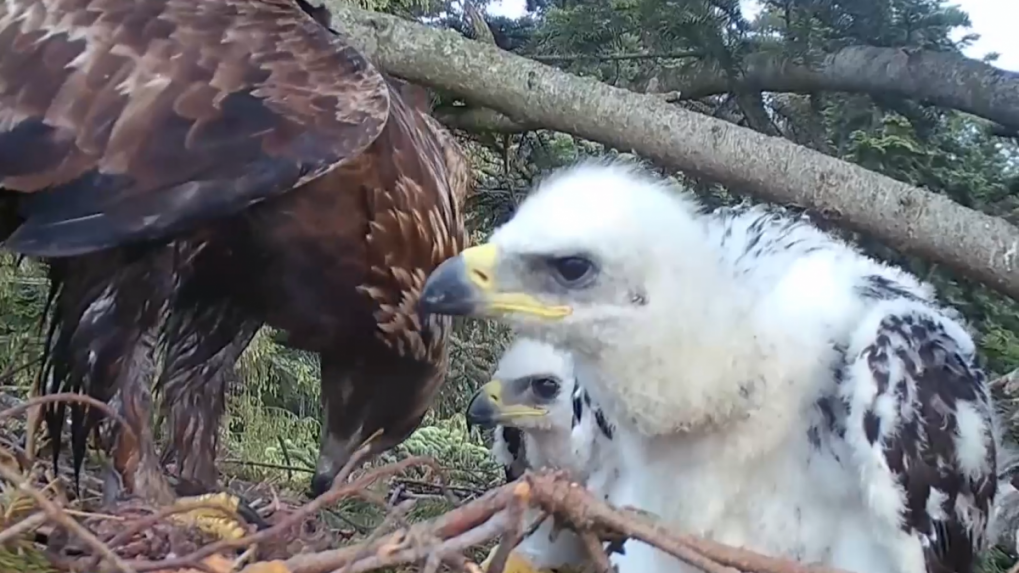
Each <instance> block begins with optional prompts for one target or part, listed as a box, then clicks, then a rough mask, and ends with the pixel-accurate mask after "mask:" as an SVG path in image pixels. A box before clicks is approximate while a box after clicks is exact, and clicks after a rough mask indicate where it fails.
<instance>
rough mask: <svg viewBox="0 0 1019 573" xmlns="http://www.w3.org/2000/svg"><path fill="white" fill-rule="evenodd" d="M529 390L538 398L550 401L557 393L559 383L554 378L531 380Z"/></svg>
mask: <svg viewBox="0 0 1019 573" xmlns="http://www.w3.org/2000/svg"><path fill="white" fill-rule="evenodd" d="M531 390H532V391H533V392H534V394H535V395H536V396H537V397H539V398H544V399H552V398H555V396H556V394H558V393H559V381H558V380H556V379H554V378H535V379H534V380H531Z"/></svg>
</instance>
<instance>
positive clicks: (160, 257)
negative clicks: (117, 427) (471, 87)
mask: <svg viewBox="0 0 1019 573" xmlns="http://www.w3.org/2000/svg"><path fill="white" fill-rule="evenodd" d="M327 23H328V12H325V11H323V9H321V8H312V7H311V6H310V5H308V4H306V3H304V2H295V1H294V0H204V1H202V2H193V1H192V0H8V1H7V2H6V3H4V4H0V187H2V188H3V190H0V209H4V210H6V214H5V217H4V218H3V219H2V220H4V221H12V220H13V223H14V225H10V226H8V228H7V230H6V235H9V236H7V240H6V242H5V247H6V248H8V249H11V250H13V251H17V252H20V253H25V254H28V255H34V256H39V257H44V258H47V259H49V260H50V261H51V269H50V272H51V277H52V278H53V279H54V291H53V299H54V300H53V303H52V304H53V307H54V331H53V333H52V336H51V344H50V347H49V348H50V356H49V364H50V368H51V370H52V382H51V384H50V389H51V390H56V389H58V388H72V389H78V390H81V391H85V392H88V393H90V394H93V395H96V396H99V397H101V398H103V399H111V400H113V401H114V402H115V403H117V404H118V405H119V407H120V409H121V410H122V411H124V412H125V414H127V418H128V419H129V421H130V422H131V423H132V425H134V426H137V430H139V431H140V432H141V435H142V436H143V440H142V441H143V442H144V441H145V439H144V438H145V436H147V435H150V433H151V430H149V428H148V420H147V416H148V413H149V412H148V404H149V397H148V388H149V386H148V380H147V379H146V378H147V377H148V376H150V375H154V374H153V372H152V371H153V370H154V367H152V366H151V365H149V366H148V367H136V362H138V361H139V360H141V361H142V362H144V361H145V360H142V359H141V358H138V359H137V360H135V359H134V358H133V357H148V356H150V355H151V354H152V351H151V349H152V347H153V344H154V343H153V341H154V339H155V336H156V335H157V334H160V335H161V340H162V344H163V346H164V347H165V354H166V356H165V359H164V362H165V364H164V368H163V371H162V372H161V373H160V375H159V379H158V384H157V388H158V389H159V391H161V392H163V393H164V404H165V406H166V408H167V412H166V413H167V417H168V420H169V423H170V428H171V432H170V434H171V442H172V443H171V447H170V449H169V450H168V452H166V455H165V459H170V458H173V459H174V460H175V461H176V462H177V467H178V471H180V472H181V474H182V476H183V477H185V478H186V479H188V480H191V481H194V482H198V483H203V484H205V485H207V486H208V485H211V482H214V480H215V469H214V464H213V455H214V452H215V446H216V440H217V438H216V436H217V431H218V426H219V419H220V416H221V414H222V411H223V403H224V399H225V391H226V386H227V380H228V379H229V376H228V373H229V371H230V369H231V367H232V366H233V364H234V362H236V359H237V357H238V356H239V355H240V353H241V352H242V351H243V349H244V348H245V347H246V346H247V344H248V342H250V340H251V337H252V336H253V335H254V333H255V331H256V330H257V329H258V327H259V326H261V325H262V324H269V325H272V326H274V327H276V328H280V329H282V330H285V331H286V332H287V333H288V338H289V343H290V344H292V345H294V346H297V347H300V348H304V349H308V350H311V351H314V352H317V353H319V354H320V356H321V360H322V396H323V400H324V406H325V410H326V415H325V420H324V423H323V432H322V433H323V445H322V458H321V460H320V463H319V473H318V475H317V476H316V478H315V480H313V481H314V485H313V489H314V490H315V491H321V490H322V488H323V487H325V486H326V485H327V484H328V482H329V481H330V480H331V478H332V476H333V475H335V472H336V471H338V469H339V467H340V466H341V465H342V464H343V463H344V462H345V461H346V459H347V457H348V456H349V455H350V453H351V452H352V451H353V449H355V448H356V447H357V446H358V445H359V444H360V443H361V441H363V440H364V439H366V438H368V437H370V436H371V435H372V434H373V433H374V432H375V431H376V430H382V431H383V434H382V436H381V438H380V439H379V440H377V441H376V442H375V450H376V451H380V450H383V449H386V448H389V447H392V446H393V445H395V444H397V443H399V442H400V441H402V440H403V439H404V438H406V436H407V435H409V433H410V432H412V431H413V430H414V428H416V427H417V425H418V424H419V423H420V421H421V419H422V417H423V415H424V413H425V410H426V409H427V407H428V404H429V403H430V400H431V398H432V396H433V395H434V393H435V391H436V390H437V389H438V387H439V385H440V384H441V382H442V380H443V378H444V376H445V372H446V368H447V351H446V341H447V338H448V336H449V331H450V329H451V324H450V322H449V320H448V319H445V318H441V319H440V318H429V319H427V320H424V321H422V319H421V318H419V317H418V315H417V312H416V300H417V297H418V294H419V291H420V288H421V286H422V285H423V283H424V280H425V278H426V277H427V276H428V274H429V273H430V272H431V270H432V269H433V268H434V267H436V266H437V265H438V264H439V263H440V262H442V261H443V260H445V259H446V258H449V257H450V256H453V255H455V254H456V253H458V252H459V251H460V250H461V249H462V248H463V246H464V240H465V238H464V232H463V220H462V214H461V208H462V205H463V201H464V199H465V196H466V193H467V190H468V187H469V185H470V179H471V176H470V171H469V169H468V166H467V163H466V158H465V157H464V155H463V153H462V151H461V150H460V149H459V147H458V146H457V144H456V142H455V140H454V139H453V138H452V136H451V135H450V134H449V133H448V132H446V131H445V130H444V129H443V128H442V127H441V126H439V124H438V123H437V122H435V120H434V119H432V118H431V117H430V116H429V115H428V110H427V98H425V97H422V96H421V92H420V91H416V88H414V86H411V85H409V84H406V83H404V82H401V81H399V80H395V79H393V78H386V77H384V76H383V75H382V74H380V73H379V72H378V71H377V70H376V69H375V68H374V67H373V66H372V65H371V64H370V63H369V62H367V61H366V60H365V59H364V57H363V56H362V55H361V54H360V53H358V52H357V51H356V50H355V49H354V48H353V47H351V46H349V45H347V44H345V43H344V41H343V39H342V38H341V37H340V36H338V35H336V34H335V33H334V32H332V31H331V30H329V29H328V28H327V27H326V25H325V24H327ZM14 209H16V210H17V213H16V215H14V216H13V217H12V216H11V212H12V210H14ZM127 358H132V360H130V361H128V360H126V359H127ZM146 360H148V358H146ZM71 409H72V449H74V450H75V457H76V462H77V461H79V460H80V454H81V453H83V452H84V443H85V439H86V436H87V435H88V434H89V433H90V431H91V429H92V427H93V426H94V422H95V420H91V421H89V423H85V422H86V421H85V420H84V419H83V417H82V413H81V412H80V411H76V410H75V408H73V407H72V408H71ZM50 421H51V422H52V424H53V425H52V426H51V427H53V428H57V429H59V426H60V423H61V422H62V413H61V412H54V413H53V415H52V416H51V417H50ZM114 438H116V439H118V440H121V442H118V443H117V445H116V446H115V450H116V453H115V455H114V461H115V465H116V466H117V469H118V470H119V471H121V472H124V473H125V475H124V477H125V486H127V487H128V488H129V489H133V490H137V489H139V488H141V489H145V490H147V491H148V492H149V493H151V494H152V495H155V496H157V497H161V496H162V494H161V493H160V491H161V490H165V489H166V488H165V487H163V486H162V485H161V483H162V482H160V484H157V485H154V486H149V485H146V484H151V483H156V482H159V481H160V480H158V479H156V478H154V477H153V476H154V475H155V474H156V473H158V464H155V463H154V462H152V461H150V460H152V458H153V455H152V453H151V451H149V450H151V445H150V444H144V443H143V444H126V443H123V439H122V437H118V434H117V433H116V432H115V433H114ZM79 450H80V451H79ZM139 460H142V461H139ZM160 477H161V476H160Z"/></svg>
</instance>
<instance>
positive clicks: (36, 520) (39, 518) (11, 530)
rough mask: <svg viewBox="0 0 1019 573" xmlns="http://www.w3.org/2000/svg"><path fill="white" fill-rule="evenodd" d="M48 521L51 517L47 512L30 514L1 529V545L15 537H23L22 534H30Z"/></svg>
mask: <svg viewBox="0 0 1019 573" xmlns="http://www.w3.org/2000/svg"><path fill="white" fill-rule="evenodd" d="M47 521H49V517H47V516H46V513H45V512H39V513H33V514H32V515H29V516H28V517H26V518H25V519H22V520H21V521H19V522H17V523H15V524H14V525H12V526H10V527H7V528H4V529H3V530H0V545H3V544H4V543H7V542H8V541H10V540H12V539H14V538H17V537H21V536H22V535H28V534H29V533H31V532H33V531H35V530H36V529H38V528H39V527H42V525H43V524H44V523H46V522H47Z"/></svg>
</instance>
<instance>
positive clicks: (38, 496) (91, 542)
mask: <svg viewBox="0 0 1019 573" xmlns="http://www.w3.org/2000/svg"><path fill="white" fill-rule="evenodd" d="M0 477H2V478H3V479H5V480H7V481H9V482H11V483H13V484H14V485H15V486H17V488H18V489H20V490H21V491H23V492H25V493H27V494H28V495H29V496H31V497H32V499H34V500H35V502H36V503H37V504H38V505H39V507H40V508H41V509H42V510H43V511H44V512H46V515H47V516H48V517H49V518H50V520H52V521H54V522H56V524H58V525H61V526H63V527H64V528H66V529H67V530H68V531H70V532H71V533H72V534H74V535H76V536H77V537H78V538H80V539H81V540H82V541H84V542H85V543H86V544H87V545H88V546H90V547H91V548H92V549H93V550H95V551H96V552H97V553H98V554H99V555H102V556H103V558H104V559H106V560H107V561H109V562H110V563H111V564H112V565H113V566H114V567H116V568H117V569H119V570H120V571H121V572H122V573H135V570H134V569H133V568H132V567H131V566H130V565H128V564H127V563H126V562H125V561H124V560H123V559H121V558H120V557H118V556H117V554H116V553H114V552H113V550H112V549H110V548H109V547H108V546H107V545H106V544H105V543H103V542H102V541H100V540H99V538H97V537H96V536H95V535H93V534H92V532H91V531H89V530H88V529H85V527H84V526H82V525H81V524H79V523H78V522H77V521H75V520H74V519H72V518H71V517H70V516H68V515H67V514H66V513H64V512H63V511H62V510H61V508H60V506H58V505H57V504H55V503H53V502H52V501H50V500H49V499H47V498H46V496H45V495H43V494H42V492H40V491H39V490H37V489H35V488H34V487H32V486H31V485H30V484H29V483H28V482H26V481H25V480H24V479H23V478H22V477H21V476H20V475H18V472H16V471H14V470H12V469H10V468H8V467H6V466H3V465H0Z"/></svg>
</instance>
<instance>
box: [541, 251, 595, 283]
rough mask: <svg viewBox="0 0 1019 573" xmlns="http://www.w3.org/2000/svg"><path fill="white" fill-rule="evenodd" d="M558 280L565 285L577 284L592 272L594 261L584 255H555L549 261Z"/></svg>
mask: <svg viewBox="0 0 1019 573" xmlns="http://www.w3.org/2000/svg"><path fill="white" fill-rule="evenodd" d="M550 264H551V266H552V268H553V269H554V270H555V272H556V274H557V275H558V277H557V278H558V279H559V280H560V282H562V283H563V284H565V285H566V286H577V284H578V283H580V282H581V281H583V280H584V279H586V278H588V277H589V276H590V275H592V274H593V273H594V270H595V268H594V263H592V262H591V261H589V260H587V259H585V258H584V257H578V256H570V257H557V258H554V259H552V260H551V261H550Z"/></svg>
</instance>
